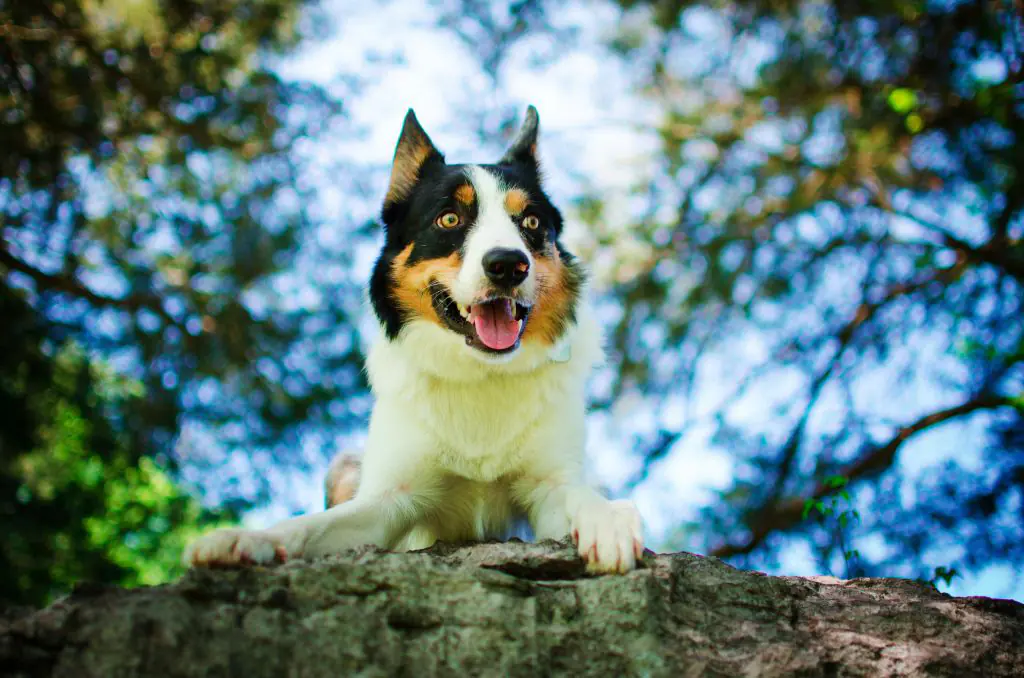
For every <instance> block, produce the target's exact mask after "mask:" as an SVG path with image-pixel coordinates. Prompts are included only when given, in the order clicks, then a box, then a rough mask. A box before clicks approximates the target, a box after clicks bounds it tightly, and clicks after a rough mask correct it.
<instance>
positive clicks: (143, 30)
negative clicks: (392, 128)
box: [0, 0, 365, 602]
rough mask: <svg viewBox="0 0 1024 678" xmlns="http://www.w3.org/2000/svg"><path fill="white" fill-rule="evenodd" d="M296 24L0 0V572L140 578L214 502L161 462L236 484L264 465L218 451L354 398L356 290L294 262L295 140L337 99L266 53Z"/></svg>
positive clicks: (108, 0)
mask: <svg viewBox="0 0 1024 678" xmlns="http://www.w3.org/2000/svg"><path fill="white" fill-rule="evenodd" d="M314 26H316V14H315V11H314V8H312V7H310V6H307V5H306V3H304V2H302V1H301V0H266V1H264V2H259V3H250V2H241V1H233V0H224V1H219V2H202V1H198V0H173V1H172V2H166V3H162V2H161V3H158V2H155V1H153V0H62V1H56V0H43V1H40V2H22V1H19V0H13V1H12V0H0V147H2V148H3V149H4V152H3V154H2V155H0V229H2V232H3V240H2V243H0V274H2V276H3V277H2V283H0V302H2V304H3V306H4V312H3V314H2V317H3V318H4V322H5V329H4V333H3V343H4V351H3V358H2V361H3V371H2V372H0V381H2V383H3V391H2V394H3V398H4V403H3V405H4V406H5V409H4V412H3V413H0V469H2V471H0V506H2V507H3V511H2V520H3V522H4V526H3V532H4V535H5V537H4V539H5V544H4V547H3V551H2V554H3V555H2V558H3V562H2V563H0V565H2V569H3V571H4V572H5V573H7V572H15V573H17V574H16V575H12V577H6V578H5V583H4V588H3V590H2V592H0V597H3V598H5V599H8V600H32V601H36V602H38V601H39V600H40V599H41V598H42V597H45V596H47V595H51V594H53V593H55V592H57V591H61V590H65V589H66V588H67V586H68V584H70V582H72V581H74V580H76V579H79V578H91V579H96V580H100V581H115V582H125V583H132V582H138V583H152V582H155V581H160V580H164V579H166V578H167V577H168V576H170V574H171V573H173V572H174V571H175V568H176V567H177V565H176V563H177V551H178V548H179V546H180V543H181V542H182V540H184V539H185V538H186V537H187V536H188V534H189V533H190V532H191V531H194V530H195V529H197V528H198V526H199V525H201V524H205V523H208V522H209V521H211V520H214V519H216V517H215V516H214V515H213V514H210V513H208V512H204V511H202V510H201V509H200V507H199V505H198V504H197V503H196V502H195V500H193V499H190V498H189V497H188V496H186V494H185V493H184V492H183V490H182V489H181V488H180V487H179V486H178V485H177V484H176V483H177V478H178V477H179V476H178V474H179V471H180V470H181V469H183V468H185V467H187V468H188V470H189V471H190V476H189V477H191V478H193V479H195V480H197V481H199V484H201V486H202V489H207V490H210V491H211V492H213V495H212V496H214V497H216V498H217V499H218V500H221V501H222V502H224V505H225V506H227V507H228V508H229V509H233V508H239V507H241V506H243V505H245V504H246V503H247V502H250V501H253V500H256V499H259V497H260V495H261V492H262V491H264V490H265V489H266V488H265V487H261V486H259V485H256V486H253V485H252V484H249V485H242V484H240V483H239V482H238V477H239V476H245V477H246V478H260V477H261V474H260V473H258V472H255V471H254V470H253V469H254V468H258V467H260V466H261V465H262V466H263V467H266V466H268V465H271V464H272V463H273V462H274V460H276V461H280V462H283V463H289V462H291V463H295V462H297V461H298V459H297V457H298V455H297V451H298V450H300V449H301V443H302V442H303V441H304V440H306V439H308V438H309V436H312V435H316V434H317V433H318V432H319V431H321V430H325V429H330V430H332V431H334V432H337V431H342V430H344V428H345V426H347V425H349V424H350V423H351V422H353V421H357V420H360V419H361V417H362V415H363V411H362V410H360V409H358V407H359V404H358V403H359V397H360V395H361V394H362V393H363V392H364V391H365V384H364V382H363V379H362V376H361V372H360V370H359V365H360V356H359V350H358V343H357V342H356V341H355V340H354V330H353V328H352V324H351V323H350V322H349V315H350V312H351V309H352V308H353V307H356V308H357V307H358V303H359V293H358V290H356V289H354V288H352V287H351V286H350V284H349V282H348V281H347V280H345V279H343V277H339V276H337V275H334V269H332V268H330V267H328V266H319V267H318V266H317V265H316V264H317V263H318V262H319V261H320V260H321V259H323V258H324V257H325V256H327V255H328V254H329V253H325V252H324V251H323V249H322V248H318V247H317V245H316V238H315V237H310V236H315V234H316V229H318V228H319V227H320V226H321V220H320V218H319V217H316V216H315V215H312V214H311V213H310V212H309V210H308V209H307V203H308V201H309V191H310V186H309V184H308V182H307V181H305V180H304V179H303V172H304V168H305V161H304V160H303V156H302V154H301V153H300V152H299V149H300V147H301V144H302V143H304V142H307V140H308V139H310V138H312V137H313V136H314V135H316V134H319V133H321V132H322V131H323V130H325V129H327V128H328V127H329V126H330V125H331V124H333V122H334V121H336V120H338V119H339V115H340V111H341V102H340V101H339V99H338V98H336V97H335V96H332V94H329V93H328V92H326V91H325V90H323V89H321V88H318V87H315V86H311V85H308V84H305V83H301V82H298V83H296V82H285V81H283V80H282V79H281V78H280V77H279V76H278V75H277V74H276V73H275V71H274V70H273V69H272V67H271V66H272V64H273V60H274V59H275V58H276V57H277V56H278V55H281V54H284V53H286V52H287V51H288V50H290V49H293V48H294V47H295V46H296V45H297V44H299V41H300V39H302V38H304V37H315V35H314V31H313V29H312V27H314ZM349 85H352V83H349ZM353 86H354V85H353ZM344 91H345V90H344V88H342V90H338V91H337V92H334V93H333V94H337V95H338V96H342V95H343V94H344ZM328 274H330V276H329V277H328ZM318 275H321V276H324V277H323V278H322V279H317V278H316V276H318ZM313 286H315V287H316V294H315V295H311V294H310V288H311V287H313ZM342 394H345V395H347V396H348V398H347V399H346V400H342V399H341V395H342ZM182 431H185V432H186V433H189V432H190V433H192V434H193V435H192V439H196V440H199V441H201V444H189V443H188V440H186V439H185V438H183V437H182V436H181V435H180V434H181V432H182ZM186 437H187V436H186ZM228 459H230V460H231V461H232V465H231V467H227V466H226V465H225V462H226V460H228ZM183 462H184V463H183ZM215 467H216V468H218V472H217V473H216V474H213V473H209V470H210V469H212V468H215ZM12 587H13V588H12Z"/></svg>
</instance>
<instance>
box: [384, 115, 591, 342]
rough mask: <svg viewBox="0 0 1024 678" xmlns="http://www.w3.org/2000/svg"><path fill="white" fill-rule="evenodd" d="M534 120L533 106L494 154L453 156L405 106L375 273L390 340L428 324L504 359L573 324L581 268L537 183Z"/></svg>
mask: <svg viewBox="0 0 1024 678" xmlns="http://www.w3.org/2000/svg"><path fill="white" fill-rule="evenodd" d="M537 126H538V118H537V111H536V109H534V108H533V107H532V106H531V107H529V109H527V113H526V120H525V122H524V123H523V127H522V129H521V130H520V131H519V134H518V135H517V137H516V138H515V140H514V141H513V143H512V145H511V147H510V148H509V149H508V151H507V152H506V153H505V155H504V156H503V157H502V158H501V159H500V160H499V161H498V162H497V163H495V164H493V165H449V164H447V163H446V162H445V159H444V156H443V155H442V154H441V152H440V151H438V150H437V148H435V147H434V144H433V143H432V142H431V141H430V138H429V137H428V136H427V134H426V132H424V131H423V128H422V127H421V126H420V124H419V122H418V121H417V120H416V116H415V114H414V113H413V112H412V111H411V110H410V111H409V113H408V114H407V115H406V117H405V125H404V126H403V128H402V135H401V137H400V138H399V140H398V146H397V148H396V150H395V158H394V164H393V166H392V169H391V182H390V185H389V187H388V192H387V196H386V197H385V199H384V208H383V211H382V219H383V222H384V227H385V232H386V233H385V235H386V239H385V244H384V248H383V251H382V252H381V255H380V258H379V259H378V260H377V263H376V266H375V268H374V272H373V277H372V280H371V283H370V299H371V302H372V304H373V308H374V311H375V312H376V314H377V317H378V318H379V319H380V321H381V324H382V325H383V328H384V332H385V334H386V335H387V337H388V338H389V339H391V340H396V339H398V338H399V337H400V336H401V335H402V333H403V331H405V330H407V328H412V327H416V326H418V325H419V326H422V325H423V324H424V323H425V324H429V325H433V326H434V327H435V328H440V329H441V330H443V334H444V338H442V339H441V340H442V341H446V342H450V343H451V344H452V345H453V346H459V347H460V348H459V350H461V351H470V352H471V353H472V354H473V355H475V356H477V357H479V358H480V359H481V360H484V361H486V362H504V361H506V360H508V359H509V358H510V357H511V356H514V355H515V354H516V353H517V352H518V351H520V350H521V348H522V347H524V346H534V345H535V346H552V345H554V344H556V343H557V342H558V341H559V339H561V338H562V335H563V334H564V333H565V332H566V330H567V329H568V328H569V327H570V326H571V325H572V324H573V322H574V317H575V311H576V304H577V301H578V296H579V293H580V287H581V284H582V282H583V276H582V272H581V270H580V269H579V267H578V265H577V264H576V261H575V259H574V258H573V257H572V255H570V254H569V253H568V252H567V251H566V250H565V248H564V247H562V245H561V243H560V242H559V236H560V235H561V232H562V215H561V214H560V213H559V212H558V210H557V209H556V208H555V206H554V205H552V204H551V201H550V200H549V199H548V196H547V195H545V193H544V191H543V189H542V188H541V177H540V172H539V166H538V162H537ZM431 332H433V330H431ZM432 336H440V335H438V333H437V332H433V334H432Z"/></svg>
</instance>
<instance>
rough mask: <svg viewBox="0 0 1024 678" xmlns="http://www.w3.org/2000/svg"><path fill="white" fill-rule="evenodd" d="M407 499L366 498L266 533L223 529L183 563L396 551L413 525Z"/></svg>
mask: <svg viewBox="0 0 1024 678" xmlns="http://www.w3.org/2000/svg"><path fill="white" fill-rule="evenodd" d="M411 505H412V502H411V501H410V498H409V497H408V495H407V494H405V493H401V492H384V493H381V494H379V495H376V496H362V497H356V498H355V499H353V500H351V501H348V502H345V503H344V504H340V505H338V506H334V507H332V508H330V509H328V510H327V511H324V512H323V513H313V514H310V515H305V516H299V517H297V518H292V519H290V520H286V521H284V522H282V523H279V524H277V525H275V526H274V527H271V528H269V529H266V530H246V529H234V528H228V529H221V530H216V531H214V532H211V533H210V534H207V535H205V536H203V537H200V538H199V539H198V540H196V541H195V542H193V543H192V544H191V545H190V546H189V547H188V548H187V549H186V550H185V553H184V556H183V560H184V562H185V564H186V565H188V566H217V565H242V564H269V563H273V562H275V561H276V562H283V561H285V560H288V559H291V558H298V557H317V556H322V555H326V554H329V553H337V552H338V551H343V550H345V549H348V548H353V547H356V546H360V545H363V544H374V545H377V546H381V547H383V548H389V547H391V546H392V545H393V544H394V542H395V541H396V540H397V539H398V538H399V537H401V536H402V535H403V534H404V533H405V532H406V531H407V530H408V529H409V527H410V526H411V524H412V521H413V520H414V516H413V515H411V514H410V512H409V510H408V507H409V506H411Z"/></svg>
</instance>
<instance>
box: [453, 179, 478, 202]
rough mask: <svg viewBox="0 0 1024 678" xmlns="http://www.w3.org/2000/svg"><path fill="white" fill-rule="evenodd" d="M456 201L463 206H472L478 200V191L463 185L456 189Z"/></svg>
mask: <svg viewBox="0 0 1024 678" xmlns="http://www.w3.org/2000/svg"><path fill="white" fill-rule="evenodd" d="M455 199H456V200H458V201H459V202H461V203H462V204H463V205H472V204H473V201H474V200H476V191H474V190H473V187H472V186H470V185H469V184H463V185H462V186H459V187H458V188H456V189H455Z"/></svg>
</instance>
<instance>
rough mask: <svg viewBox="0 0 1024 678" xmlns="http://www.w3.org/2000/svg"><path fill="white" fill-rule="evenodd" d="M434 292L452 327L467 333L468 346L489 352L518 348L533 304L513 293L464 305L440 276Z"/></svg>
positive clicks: (433, 284) (443, 316)
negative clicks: (445, 285) (516, 296)
mask: <svg viewBox="0 0 1024 678" xmlns="http://www.w3.org/2000/svg"><path fill="white" fill-rule="evenodd" d="M430 296H431V298H432V299H433V303H434V310H435V311H437V315H438V317H439V318H441V320H442V321H443V322H444V323H445V325H447V326H448V329H450V330H452V331H453V332H457V333H458V334H461V335H462V336H464V337H465V338H466V344H467V345H468V346H472V347H473V348H475V349H477V350H479V351H483V352H485V353H499V354H500V353H511V352H512V351H514V350H516V349H517V348H518V347H519V340H520V339H521V338H522V336H523V331H524V330H525V329H526V323H527V322H528V321H529V319H530V306H529V305H528V304H524V303H523V302H522V301H521V300H518V299H514V298H512V297H509V296H492V297H488V298H485V299H481V300H479V301H476V302H474V303H473V304H472V305H470V306H462V305H461V304H458V303H456V302H455V300H454V299H452V297H451V295H450V294H448V290H446V289H445V287H444V285H442V284H441V283H440V282H438V281H436V280H434V281H431V283H430Z"/></svg>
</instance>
